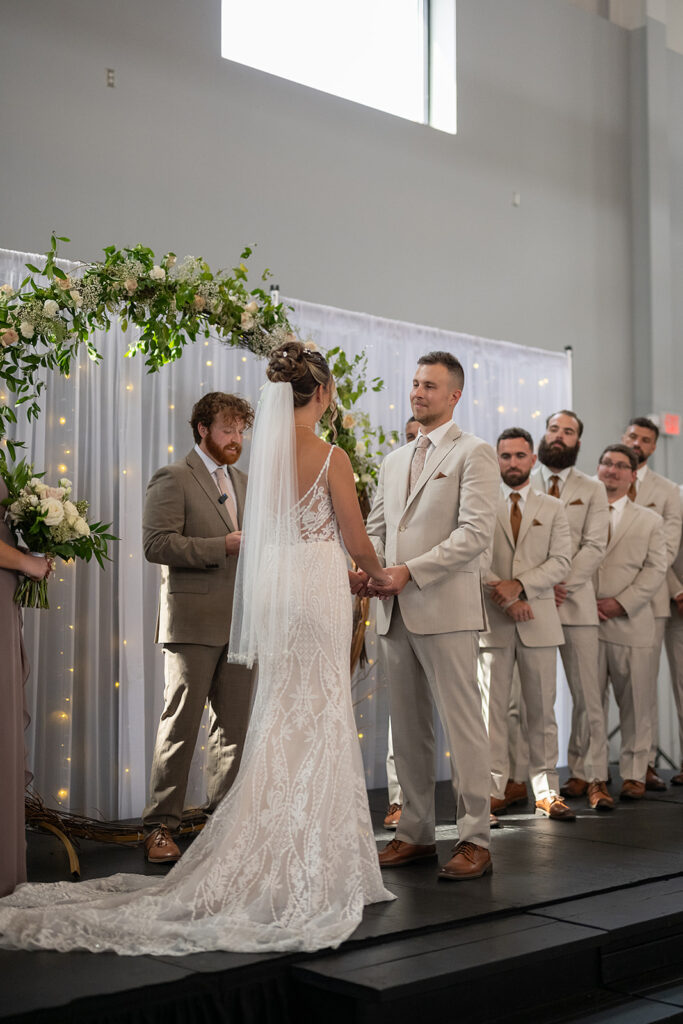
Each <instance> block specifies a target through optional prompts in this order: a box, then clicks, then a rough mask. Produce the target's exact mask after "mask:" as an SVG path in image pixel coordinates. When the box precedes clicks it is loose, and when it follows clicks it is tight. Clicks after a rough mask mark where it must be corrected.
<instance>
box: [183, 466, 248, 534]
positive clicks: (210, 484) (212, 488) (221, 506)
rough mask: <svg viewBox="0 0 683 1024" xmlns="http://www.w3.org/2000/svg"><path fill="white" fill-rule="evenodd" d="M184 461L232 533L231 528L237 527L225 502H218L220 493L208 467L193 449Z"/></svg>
mask: <svg viewBox="0 0 683 1024" xmlns="http://www.w3.org/2000/svg"><path fill="white" fill-rule="evenodd" d="M186 462H187V464H188V466H189V467H190V469H191V470H192V475H193V476H194V478H195V480H196V481H197V483H198V484H199V486H200V487H201V489H202V490H203V491H204V493H205V495H206V497H207V499H208V500H209V501H210V502H211V505H212V507H213V508H215V509H216V512H217V513H218V515H219V516H220V517H221V519H222V520H223V522H224V523H225V525H226V526H227V528H228V531H229V532H230V533H232V532H233V530H235V529H237V527H236V526H234V525H233V523H232V520H231V519H230V516H229V515H228V513H227V511H226V508H225V503H224V502H223V503H221V502H219V500H218V499H219V497H220V495H219V494H218V488H217V487H216V484H215V482H214V480H213V479H212V477H211V474H210V473H209V471H208V469H207V468H206V466H205V465H204V463H203V462H202V460H201V459H200V457H199V456H198V455H197V453H196V451H194V449H193V450H192V451H191V452H190V454H189V455H188V456H187V459H186Z"/></svg>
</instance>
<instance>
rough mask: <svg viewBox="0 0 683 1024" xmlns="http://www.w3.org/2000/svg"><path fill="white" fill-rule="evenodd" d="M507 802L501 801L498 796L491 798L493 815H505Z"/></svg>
mask: <svg viewBox="0 0 683 1024" xmlns="http://www.w3.org/2000/svg"><path fill="white" fill-rule="evenodd" d="M507 805H508V804H507V800H500V799H499V798H498V797H497V796H492V797H491V814H505V808H506V807H507Z"/></svg>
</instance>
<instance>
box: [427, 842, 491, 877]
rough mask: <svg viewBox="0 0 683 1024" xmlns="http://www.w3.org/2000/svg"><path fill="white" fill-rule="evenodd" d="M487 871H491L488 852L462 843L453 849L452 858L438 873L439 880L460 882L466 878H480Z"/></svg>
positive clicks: (481, 847) (482, 848) (470, 844)
mask: <svg viewBox="0 0 683 1024" xmlns="http://www.w3.org/2000/svg"><path fill="white" fill-rule="evenodd" d="M489 871H493V864H492V863H491V854H490V853H489V851H488V850H485V849H484V847H483V846H477V844H476V843H467V842H463V843H458V845H457V846H455V847H454V848H453V856H452V857H451V859H450V860H449V862H448V864H444V866H443V867H442V868H441V870H440V871H439V878H443V879H446V880H448V881H451V882H460V881H464V880H465V879H467V878H481V876H482V875H487V874H488V873H489Z"/></svg>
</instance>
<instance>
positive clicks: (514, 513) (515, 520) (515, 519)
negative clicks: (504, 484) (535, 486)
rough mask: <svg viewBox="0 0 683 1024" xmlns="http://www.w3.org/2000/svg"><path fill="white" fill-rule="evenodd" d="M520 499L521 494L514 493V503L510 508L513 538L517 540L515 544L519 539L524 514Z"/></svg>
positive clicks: (511, 497)
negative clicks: (520, 506) (521, 509)
mask: <svg viewBox="0 0 683 1024" xmlns="http://www.w3.org/2000/svg"><path fill="white" fill-rule="evenodd" d="M520 498H521V494H518V493H517V491H512V493H511V494H510V501H511V502H512V504H511V506H510V529H511V530H512V536H513V537H514V538H515V544H516V543H517V538H518V537H519V528H520V526H521V525H522V513H521V512H520V509H519V499H520Z"/></svg>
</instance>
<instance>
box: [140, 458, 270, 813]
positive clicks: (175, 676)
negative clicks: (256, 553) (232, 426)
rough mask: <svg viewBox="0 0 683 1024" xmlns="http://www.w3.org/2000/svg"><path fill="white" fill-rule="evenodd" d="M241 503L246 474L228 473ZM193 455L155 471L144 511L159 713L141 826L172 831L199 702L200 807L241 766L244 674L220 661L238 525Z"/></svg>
mask: <svg viewBox="0 0 683 1024" xmlns="http://www.w3.org/2000/svg"><path fill="white" fill-rule="evenodd" d="M229 473H230V477H231V480H232V482H233V486H234V488H235V496H236V498H237V515H238V517H241V515H242V511H243V509H244V497H245V493H246V485H247V478H246V476H245V474H244V473H241V472H240V471H239V470H235V469H232V468H230V469H229ZM219 498H220V494H219V491H218V487H217V485H216V482H215V480H214V479H213V478H212V477H211V474H210V473H209V472H208V470H207V468H206V466H205V465H204V463H203V462H202V460H201V458H200V457H199V455H198V454H197V452H196V451H194V450H192V451H191V452H190V453H189V455H187V456H186V458H184V459H181V460H180V461H178V462H175V463H173V464H172V465H170V466H164V467H162V468H161V469H159V470H158V471H157V472H156V473H155V474H154V476H153V477H152V479H151V480H150V482H149V485H148V487H147V494H146V497H145V508H144V513H143V528H142V532H143V545H144V550H145V557H146V558H147V559H148V561H150V562H157V563H159V564H161V566H162V570H161V588H160V592H159V612H158V617H157V630H156V637H155V639H156V641H157V643H160V644H163V645H164V676H165V688H164V711H163V714H162V716H161V721H160V723H159V729H158V732H157V738H156V744H155V749H154V758H153V762H152V773H151V780H150V793H151V796H150V803H149V805H148V806H147V807H146V808H145V811H144V814H143V820H144V821H145V823H146V824H148V825H151V824H165V825H168V827H169V828H171V829H174V828H177V827H178V825H179V824H180V820H181V818H182V811H183V804H184V800H185V791H186V788H187V777H188V773H189V769H190V762H191V760H192V754H193V751H194V748H195V744H196V741H197V734H198V732H199V726H200V723H201V718H202V714H203V711H204V706H205V704H206V701H207V699H208V701H209V703H210V707H211V716H210V727H209V736H208V740H207V746H208V748H209V758H208V762H207V794H208V806H209V807H210V808H213V807H215V805H216V804H217V803H218V801H219V800H220V799H221V797H222V796H224V794H225V793H226V792H227V790H228V789H229V788H230V785H231V784H232V781H233V779H234V777H235V775H236V773H237V769H238V767H239V758H240V756H241V751H242V747H243V744H244V737H245V734H246V729H247V724H248V718H249V708H250V705H251V690H252V672H251V671H249V670H247V669H245V668H243V667H241V666H237V665H228V662H227V644H228V640H229V638H230V622H231V617H232V597H233V589H234V585H235V571H236V568H237V558H236V557H235V556H234V555H233V556H228V555H227V554H226V551H225V536H226V534H227V533H231V532H233V531H234V530H236V529H238V528H239V524H238V523H233V522H232V521H231V519H230V516H229V515H228V513H227V511H226V508H225V504H224V503H221V502H220V501H219Z"/></svg>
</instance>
